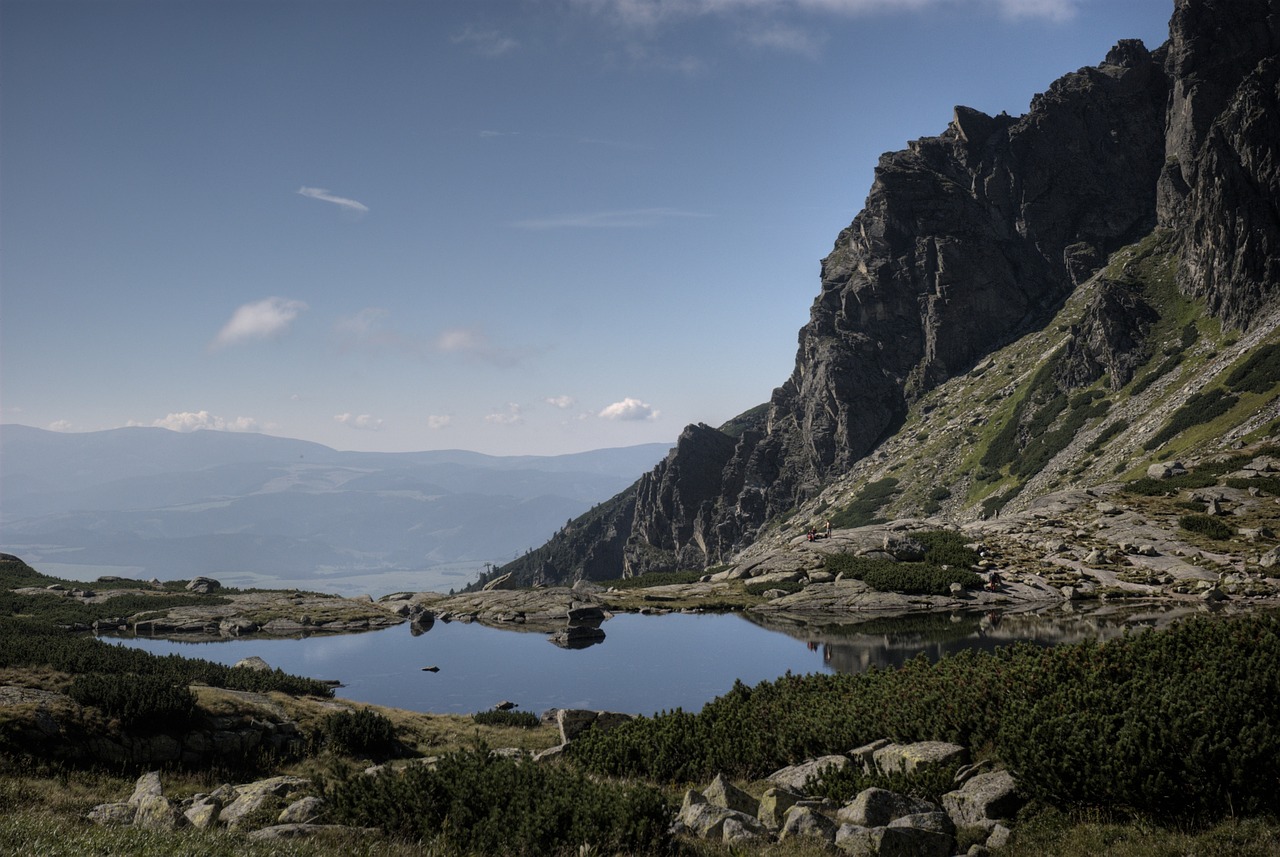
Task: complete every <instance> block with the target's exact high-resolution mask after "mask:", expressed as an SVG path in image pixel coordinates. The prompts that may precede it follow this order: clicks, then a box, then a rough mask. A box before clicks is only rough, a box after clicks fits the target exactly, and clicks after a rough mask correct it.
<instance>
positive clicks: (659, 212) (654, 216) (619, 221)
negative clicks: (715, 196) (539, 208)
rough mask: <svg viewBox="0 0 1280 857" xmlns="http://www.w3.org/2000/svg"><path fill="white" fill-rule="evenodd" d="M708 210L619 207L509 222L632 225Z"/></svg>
mask: <svg viewBox="0 0 1280 857" xmlns="http://www.w3.org/2000/svg"><path fill="white" fill-rule="evenodd" d="M710 216H711V215H709V214H699V213H697V212H694V211H681V210H679V209H676V208H632V209H626V210H622V211H597V212H591V213H586V214H566V215H561V216H558V217H542V218H532V219H529V220H518V221H516V222H515V223H514V224H513V225H514V226H518V227H520V228H521V229H564V228H574V229H635V228H642V227H650V226H657V225H658V224H659V223H662V222H664V221H667V220H677V219H689V218H705V217H710Z"/></svg>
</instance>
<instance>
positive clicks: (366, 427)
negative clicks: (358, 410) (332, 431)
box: [333, 413, 383, 431]
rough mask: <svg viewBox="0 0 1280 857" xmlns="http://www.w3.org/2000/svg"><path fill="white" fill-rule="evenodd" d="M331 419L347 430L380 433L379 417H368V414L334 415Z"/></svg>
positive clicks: (380, 420) (380, 421) (380, 422)
mask: <svg viewBox="0 0 1280 857" xmlns="http://www.w3.org/2000/svg"><path fill="white" fill-rule="evenodd" d="M333 419H334V421H335V422H339V423H342V424H343V425H344V426H346V427H347V428H353V429H360V430H361V431H380V430H381V429H382V422H383V421H382V419H380V418H379V417H375V416H370V415H369V414H359V415H357V414H352V413H345V414H335V415H334V417H333Z"/></svg>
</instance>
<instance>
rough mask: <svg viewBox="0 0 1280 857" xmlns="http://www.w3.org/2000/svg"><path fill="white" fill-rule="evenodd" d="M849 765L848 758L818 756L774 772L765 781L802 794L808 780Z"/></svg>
mask: <svg viewBox="0 0 1280 857" xmlns="http://www.w3.org/2000/svg"><path fill="white" fill-rule="evenodd" d="M850 764H851V762H850V759H849V757H848V756H834V755H833V756H820V757H818V758H816V759H810V760H808V761H806V762H801V763H800V764H798V765H790V766H788V767H786V768H781V769H779V770H776V771H774V772H773V773H772V774H770V775H769V776H768V777H766V778H765V779H767V780H768V781H769V782H771V783H774V784H776V785H779V786H782V787H783V788H785V789H788V790H790V791H793V792H796V793H798V794H804V789H805V784H806V783H808V782H809V781H810V780H816V779H818V777H820V776H821V775H822V773H823V772H824V771H827V770H840V769H842V768H845V767H847V766H848V765H850Z"/></svg>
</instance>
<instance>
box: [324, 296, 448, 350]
mask: <svg viewBox="0 0 1280 857" xmlns="http://www.w3.org/2000/svg"><path fill="white" fill-rule="evenodd" d="M390 317H391V313H390V312H388V311H387V310H385V309H382V308H381V307H365V308H364V309H362V310H360V311H359V312H357V313H355V314H354V315H348V316H342V317H340V318H339V319H338V320H337V321H335V322H334V323H333V335H334V337H335V338H336V340H337V343H338V348H339V349H340V350H342V351H355V350H366V351H390V352H392V353H396V354H401V355H407V356H413V357H420V356H422V355H423V354H424V353H425V352H426V351H427V350H428V346H427V344H426V343H425V342H424V341H422V340H421V339H420V338H418V337H416V336H413V335H411V334H408V333H404V332H402V331H399V330H396V329H395V328H392V327H389V326H388V325H387V323H386V322H387V319H389V318H390Z"/></svg>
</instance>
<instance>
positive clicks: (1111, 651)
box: [568, 615, 1280, 823]
mask: <svg viewBox="0 0 1280 857" xmlns="http://www.w3.org/2000/svg"><path fill="white" fill-rule="evenodd" d="M878 738H891V739H893V740H896V741H899V742H909V741H921V740H942V741H954V742H956V743H959V744H963V745H965V746H968V747H989V748H990V750H991V752H992V753H993V754H994V755H995V756H996V757H998V758H999V759H1000V760H1002V761H1004V762H1005V763H1007V764H1008V765H1009V766H1010V767H1011V768H1012V770H1013V771H1014V773H1015V775H1016V776H1017V778H1018V781H1019V783H1020V785H1021V787H1022V788H1023V789H1024V790H1025V791H1026V792H1027V793H1028V794H1029V795H1030V796H1031V797H1033V798H1036V799H1040V800H1043V801H1044V802H1046V803H1051V804H1054V805H1056V806H1060V807H1068V808H1069V807H1080V808H1084V807H1098V806H1102V807H1106V808H1108V809H1109V810H1113V811H1121V812H1136V813H1139V814H1144V815H1148V816H1151V817H1154V818H1160V819H1168V820H1177V821H1180V822H1197V823H1201V822H1203V823H1208V822H1212V821H1214V820H1218V819H1222V818H1226V817H1229V816H1231V815H1257V814H1272V813H1275V812H1277V811H1280V791H1278V790H1277V789H1276V788H1275V773H1274V772H1275V771H1276V770H1278V769H1280V616H1276V615H1253V616H1245V617H1239V618H1231V619H1218V618H1212V617H1204V618H1194V619H1188V620H1186V621H1184V622H1182V623H1180V624H1178V625H1176V626H1174V627H1172V628H1170V629H1167V630H1162V631H1146V632H1142V633H1136V634H1131V635H1127V636H1125V637H1123V638H1121V639H1118V640H1113V641H1111V642H1108V643H1105V644H1102V645H1098V644H1092V643H1082V644H1076V645H1070V646H1061V647H1058V648H1053V649H1043V648H1037V647H1035V646H1031V645H1015V646H1005V647H1001V648H999V649H997V650H995V651H993V652H978V651H974V650H966V651H964V652H962V653H959V654H957V655H954V656H951V657H946V658H943V659H941V660H939V661H937V662H936V663H929V662H928V661H927V660H926V659H924V658H923V657H919V658H916V659H914V660H912V661H909V662H907V663H906V664H904V665H903V666H902V667H900V668H898V669H889V670H880V669H871V670H868V671H867V672H864V673H859V674H857V675H825V674H815V675H809V676H793V675H786V676H784V677H782V678H780V679H778V680H776V681H773V682H762V683H761V684H759V685H756V686H755V687H747V686H745V685H743V684H741V683H739V684H737V685H735V686H734V688H733V689H732V690H731V691H730V692H729V693H727V694H725V695H724V696H721V697H719V698H717V699H715V700H713V701H711V702H709V703H707V705H706V706H704V707H703V709H702V711H701V712H700V713H698V714H690V713H687V712H683V711H680V710H676V711H674V712H666V713H663V714H659V715H657V716H655V717H652V718H646V717H640V718H636V719H635V720H633V721H630V722H628V723H624V724H622V725H620V726H618V727H617V728H615V729H613V730H611V731H609V732H605V733H594V732H587V733H586V734H585V735H583V736H581V737H580V738H578V739H577V740H576V741H575V742H574V743H572V744H571V745H569V748H568V753H569V755H570V757H571V758H572V759H574V760H576V761H577V762H578V763H579V764H580V765H582V766H584V767H585V768H586V769H587V770H589V771H593V772H596V773H600V774H608V775H615V776H642V777H647V778H650V779H654V780H657V781H661V782H699V781H705V780H707V779H709V778H710V777H712V776H714V775H715V774H716V773H725V774H726V775H728V776H731V777H741V778H745V779H755V778H759V777H762V776H764V775H766V774H768V773H769V772H770V771H773V770H776V769H778V768H780V767H782V766H784V765H788V764H794V763H796V762H799V761H802V760H804V759H807V758H812V757H814V756H820V755H825V754H829V753H843V752H847V750H848V749H849V748H850V747H857V746H860V745H862V744H866V743H868V742H870V741H873V740H876V739H878Z"/></svg>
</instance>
